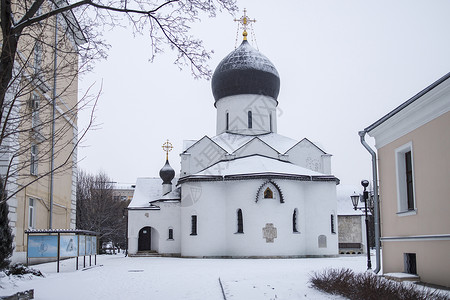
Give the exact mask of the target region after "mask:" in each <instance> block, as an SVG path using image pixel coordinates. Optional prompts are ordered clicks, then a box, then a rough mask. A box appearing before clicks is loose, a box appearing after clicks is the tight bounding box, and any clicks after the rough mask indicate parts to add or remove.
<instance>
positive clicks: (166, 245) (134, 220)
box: [128, 202, 181, 254]
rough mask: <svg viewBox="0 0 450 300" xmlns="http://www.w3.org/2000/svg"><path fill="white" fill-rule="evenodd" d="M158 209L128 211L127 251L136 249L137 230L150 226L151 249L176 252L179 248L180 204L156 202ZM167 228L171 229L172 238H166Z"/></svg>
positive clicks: (132, 252)
mask: <svg viewBox="0 0 450 300" xmlns="http://www.w3.org/2000/svg"><path fill="white" fill-rule="evenodd" d="M158 205H159V206H160V208H161V209H160V210H134V209H130V210H129V211H128V252H129V253H130V254H136V253H137V251H138V240H139V230H141V229H142V228H144V227H147V226H149V227H151V228H152V241H151V244H152V246H151V249H152V250H156V251H157V252H159V253H167V254H177V253H180V252H181V251H180V249H181V246H180V245H181V230H180V204H179V203H167V202H166V203H164V202H162V203H158ZM169 228H172V229H173V240H168V231H169Z"/></svg>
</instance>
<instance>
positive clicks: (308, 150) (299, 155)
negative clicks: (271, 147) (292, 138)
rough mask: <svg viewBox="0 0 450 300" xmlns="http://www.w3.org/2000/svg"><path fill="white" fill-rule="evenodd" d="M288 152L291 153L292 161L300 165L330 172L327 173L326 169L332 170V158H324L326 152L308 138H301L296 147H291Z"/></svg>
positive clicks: (320, 171)
mask: <svg viewBox="0 0 450 300" xmlns="http://www.w3.org/2000/svg"><path fill="white" fill-rule="evenodd" d="M286 154H288V155H289V161H290V162H292V163H293V164H296V165H298V166H300V167H304V168H307V169H310V170H313V171H316V172H319V173H324V174H329V173H325V170H330V171H331V159H329V160H327V159H325V160H324V159H323V158H322V155H324V154H325V153H324V152H323V151H322V150H320V149H319V148H317V146H315V145H314V144H313V143H311V142H310V141H308V140H307V139H303V140H301V141H300V142H299V143H297V144H296V145H295V146H294V147H292V148H291V149H289V151H287V152H286ZM324 163H326V164H327V166H324ZM328 164H330V165H328Z"/></svg>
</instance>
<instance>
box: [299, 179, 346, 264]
mask: <svg viewBox="0 0 450 300" xmlns="http://www.w3.org/2000/svg"><path fill="white" fill-rule="evenodd" d="M305 196H306V198H307V201H306V202H305V205H306V210H307V212H308V213H307V215H306V218H305V221H306V228H305V230H306V231H307V232H308V235H307V241H306V245H307V249H306V252H307V255H336V254H337V253H338V225H337V201H336V184H335V182H312V183H311V184H310V185H308V186H307V187H306V188H305ZM331 215H334V233H332V232H331ZM320 236H324V237H325V238H326V247H324V245H323V244H320V243H319V240H320V238H319V237H320Z"/></svg>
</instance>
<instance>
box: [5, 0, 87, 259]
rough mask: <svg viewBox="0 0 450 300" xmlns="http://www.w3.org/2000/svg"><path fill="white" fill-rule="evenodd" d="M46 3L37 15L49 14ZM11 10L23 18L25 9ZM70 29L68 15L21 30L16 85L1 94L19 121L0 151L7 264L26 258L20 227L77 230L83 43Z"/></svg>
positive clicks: (72, 20)
mask: <svg viewBox="0 0 450 300" xmlns="http://www.w3.org/2000/svg"><path fill="white" fill-rule="evenodd" d="M45 5H46V4H45V3H44V5H43V7H42V9H41V10H40V12H38V13H42V12H45V11H46V9H47V10H48V9H49V7H46V6H45ZM13 7H14V9H13V13H14V14H16V15H17V17H18V18H20V16H21V14H23V12H22V11H21V10H20V8H18V7H17V6H13ZM55 24H57V26H55ZM74 24H77V22H76V20H75V17H74V16H73V15H72V14H71V13H70V12H68V13H65V14H64V17H62V15H60V16H59V18H58V19H57V21H56V20H55V17H53V18H50V19H47V20H44V21H41V22H40V23H39V24H37V25H36V26H33V28H31V29H29V30H25V31H24V32H23V36H21V38H20V40H19V46H18V52H17V55H16V57H17V58H16V63H15V65H14V73H15V76H14V78H13V81H14V83H12V85H11V88H10V89H9V90H8V94H7V97H6V105H10V107H12V116H13V118H11V120H19V121H17V122H13V121H9V123H8V126H7V128H6V129H7V131H8V133H9V137H8V138H6V139H3V140H2V144H1V146H0V174H1V176H2V177H3V178H6V179H7V191H8V197H9V199H8V204H9V219H10V225H11V227H12V229H13V234H14V236H15V237H14V244H15V249H14V254H13V257H12V262H25V260H26V247H27V235H26V234H25V230H27V229H49V228H52V229H75V221H76V218H75V214H76V174H77V169H76V161H77V141H78V128H77V109H78V107H77V106H78V101H79V100H78V55H77V49H78V45H80V44H81V43H83V41H84V40H83V35H82V33H81V31H80V30H79V29H78V28H76V27H75V26H74ZM55 32H56V34H55ZM37 37H38V38H37ZM55 43H57V47H55ZM55 48H56V50H55ZM55 53H56V60H55ZM55 69H56V70H55ZM55 74H56V76H54V75H55ZM2 121H3V120H2ZM4 125H5V124H4V122H3V123H2V126H4Z"/></svg>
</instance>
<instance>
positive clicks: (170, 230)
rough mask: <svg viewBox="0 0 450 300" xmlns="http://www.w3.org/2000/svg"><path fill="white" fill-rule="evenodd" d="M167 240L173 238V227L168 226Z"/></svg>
mask: <svg viewBox="0 0 450 300" xmlns="http://www.w3.org/2000/svg"><path fill="white" fill-rule="evenodd" d="M169 240H173V229H172V228H169Z"/></svg>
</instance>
